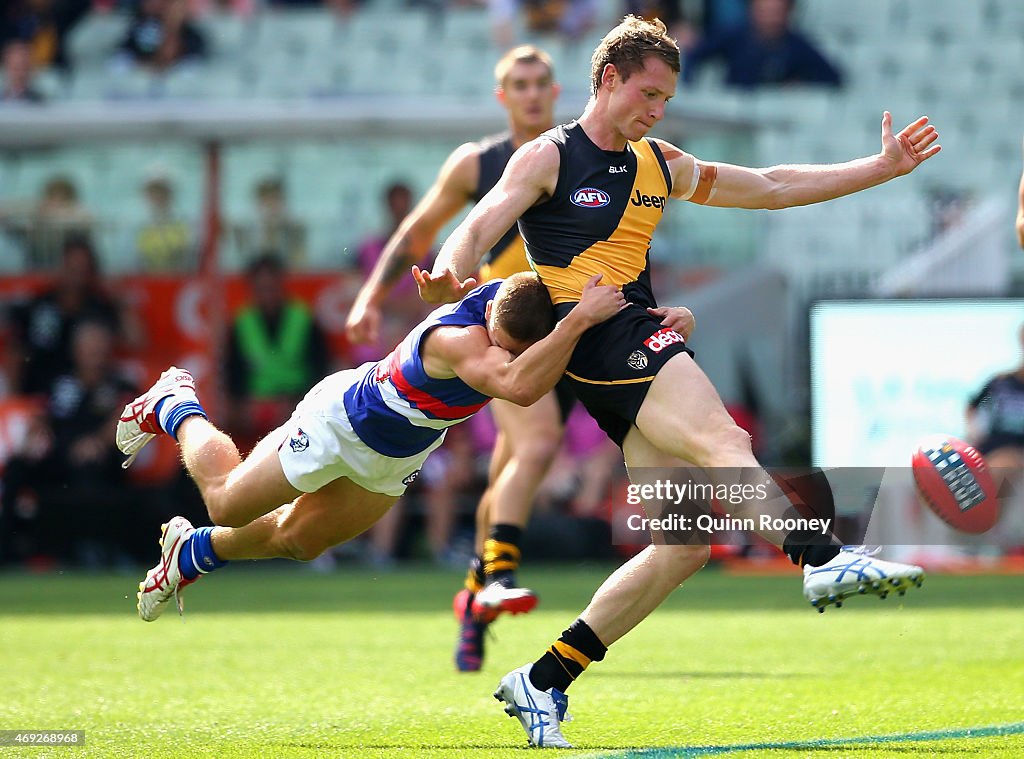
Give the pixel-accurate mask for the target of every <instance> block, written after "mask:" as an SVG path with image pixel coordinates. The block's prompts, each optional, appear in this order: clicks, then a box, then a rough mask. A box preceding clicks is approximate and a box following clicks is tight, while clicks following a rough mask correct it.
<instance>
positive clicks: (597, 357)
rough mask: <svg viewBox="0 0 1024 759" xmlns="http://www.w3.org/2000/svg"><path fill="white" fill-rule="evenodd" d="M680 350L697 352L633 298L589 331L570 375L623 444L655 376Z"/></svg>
mask: <svg viewBox="0 0 1024 759" xmlns="http://www.w3.org/2000/svg"><path fill="white" fill-rule="evenodd" d="M569 310H570V307H569V306H568V304H565V305H560V306H558V307H557V314H558V317H559V318H561V317H563V316H565V314H566V313H568V311H569ZM680 353H687V354H689V355H691V356H692V355H693V351H691V350H690V349H689V348H687V347H686V342H685V341H684V340H683V337H682V335H680V334H679V333H678V332H675V331H674V330H671V329H669V328H668V327H663V326H661V319H659V318H656V317H654V316H651V315H650V314H648V313H647V309H646V308H644V307H643V306H641V305H638V304H631V305H629V306H627V307H626V308H625V309H623V310H622V311H620V312H619V313H618V314H616V315H615V316H613V317H612V318H611V319H609V320H608V321H606V322H602V323H601V324H598V325H597V326H596V327H592V328H590V329H589V330H587V331H586V332H585V333H584V334H583V337H582V338H580V341H579V343H578V344H577V345H576V350H575V351H574V352H573V354H572V358H571V359H569V366H568V368H567V369H566V372H565V376H566V378H567V379H568V381H569V386H570V387H571V388H572V391H573V392H574V393H575V394H576V397H577V398H578V399H579V400H580V402H581V403H582V404H583V406H584V408H586V409H587V411H589V412H590V415H591V416H592V417H594V420H595V421H596V422H597V423H598V425H599V426H600V427H601V429H602V430H604V431H605V432H606V433H607V435H608V437H610V438H611V439H612V440H614V441H615V443H616V445H618V446H620V447H621V446H622V441H623V440H625V439H626V434H627V433H628V432H629V429H630V427H632V426H633V424H634V423H635V422H636V415H637V413H639V411H640V406H641V405H642V404H643V402H644V398H646V397H647V391H648V390H650V388H651V382H653V381H654V377H655V376H656V375H657V373H658V372H659V371H660V370H661V367H663V366H664V365H665V364H666V363H667V362H668V360H669V359H670V358H672V357H673V356H676V355H678V354H680Z"/></svg>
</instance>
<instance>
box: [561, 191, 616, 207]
mask: <svg viewBox="0 0 1024 759" xmlns="http://www.w3.org/2000/svg"><path fill="white" fill-rule="evenodd" d="M569 200H571V201H572V204H573V205H574V206H579V207H580V208H603V207H604V206H606V205H608V204H609V203H611V202H612V199H611V197H610V196H609V195H608V193H607V192H605V191H604V190H595V189H594V188H593V187H581V188H580V189H578V190H576V192H574V193H573V194H572V196H571V197H570V198H569Z"/></svg>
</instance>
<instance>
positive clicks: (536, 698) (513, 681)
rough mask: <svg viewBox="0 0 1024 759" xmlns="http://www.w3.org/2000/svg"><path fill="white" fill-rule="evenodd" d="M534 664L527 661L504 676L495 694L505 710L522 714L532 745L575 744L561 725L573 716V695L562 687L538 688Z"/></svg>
mask: <svg viewBox="0 0 1024 759" xmlns="http://www.w3.org/2000/svg"><path fill="white" fill-rule="evenodd" d="M531 669H533V664H532V663H531V664H524V665H523V666H522V667H520V668H519V669H514V670H512V671H511V672H509V673H508V674H507V675H505V676H504V677H503V678H501V682H500V683H499V684H498V689H497V690H496V691H494V697H495V698H496V699H498V700H499V701H504V702H505V704H506V706H505V714H507V715H508V716H510V717H518V718H519V724H521V725H522V726H523V730H525V731H526V737H527V739H528V740H529V741H530V745H531V746H536V747H537V748H572V744H571V743H569V741H567V740H566V739H565V737H564V736H563V735H562V730H561V728H560V727H559V725H560V723H562V722H569V721H570V720H571V719H572V717H570V716H569V714H568V713H567V711H566V710H567V709H568V708H569V697H568V696H566V695H565V694H564V693H562V691H560V690H558V688H549V689H548V690H546V691H542V690H537V688H535V687H533V684H532V683H531V682H530V670H531Z"/></svg>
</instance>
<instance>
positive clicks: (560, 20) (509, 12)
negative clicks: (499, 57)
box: [487, 0, 598, 50]
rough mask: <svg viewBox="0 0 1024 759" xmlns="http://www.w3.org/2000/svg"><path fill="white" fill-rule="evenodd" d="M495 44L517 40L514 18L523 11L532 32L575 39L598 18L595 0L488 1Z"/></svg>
mask: <svg viewBox="0 0 1024 759" xmlns="http://www.w3.org/2000/svg"><path fill="white" fill-rule="evenodd" d="M487 7H488V10H489V14H490V20H491V29H492V34H493V36H494V43H495V46H496V47H498V48H500V49H503V50H504V49H507V48H510V47H512V46H514V45H515V43H516V39H515V37H516V33H515V29H516V20H517V16H518V15H520V14H522V16H523V19H524V21H525V24H526V29H527V31H528V32H529V33H531V34H560V35H562V36H564V37H566V38H567V39H570V40H578V39H579V38H580V37H582V36H583V35H584V34H586V33H587V32H588V31H589V30H590V29H591V28H593V26H594V23H595V21H596V18H597V9H598V3H597V0H487Z"/></svg>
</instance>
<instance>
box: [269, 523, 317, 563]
mask: <svg viewBox="0 0 1024 759" xmlns="http://www.w3.org/2000/svg"><path fill="white" fill-rule="evenodd" d="M277 544H278V549H279V550H280V555H281V558H284V559H291V560H292V561H313V559H315V558H316V557H317V556H319V555H320V554H322V553H323V552H324V551H326V550H327V548H328V547H329V546H325V545H324V544H323V541H322V540H317V539H316V538H315V537H314V536H312V535H305V534H303V533H302V532H300V531H297V530H293V529H290V528H288V527H283V528H280V531H279V533H278V539H277Z"/></svg>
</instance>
